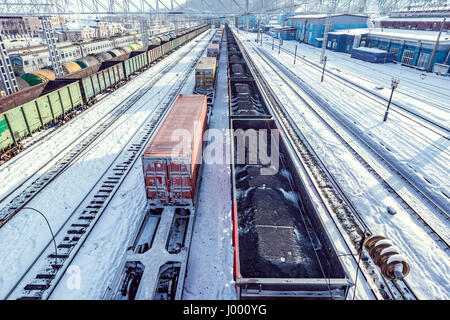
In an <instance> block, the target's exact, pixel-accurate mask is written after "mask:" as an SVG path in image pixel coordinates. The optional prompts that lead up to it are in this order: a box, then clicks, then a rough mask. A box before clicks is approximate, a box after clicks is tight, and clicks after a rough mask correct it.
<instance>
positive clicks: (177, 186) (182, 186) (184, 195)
mask: <svg viewBox="0 0 450 320" xmlns="http://www.w3.org/2000/svg"><path fill="white" fill-rule="evenodd" d="M168 169H169V181H170V190H169V191H170V195H169V197H170V200H171V202H172V203H173V204H175V205H184V204H192V194H193V192H192V185H191V172H190V165H189V163H188V162H187V161H171V162H170V164H169V166H168Z"/></svg>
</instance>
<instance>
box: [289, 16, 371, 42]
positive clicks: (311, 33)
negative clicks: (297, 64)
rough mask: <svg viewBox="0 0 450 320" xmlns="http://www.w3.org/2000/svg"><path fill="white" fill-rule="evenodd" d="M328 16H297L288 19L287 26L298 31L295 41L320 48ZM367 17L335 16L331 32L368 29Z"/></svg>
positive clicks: (331, 23) (331, 22) (331, 21)
mask: <svg viewBox="0 0 450 320" xmlns="http://www.w3.org/2000/svg"><path fill="white" fill-rule="evenodd" d="M326 18H327V15H326V14H307V15H295V16H292V17H288V18H287V19H286V26H290V27H293V28H295V29H296V35H295V40H299V41H300V42H304V43H308V44H311V45H313V46H317V47H320V46H321V45H322V40H323V33H324V31H325V21H326ZM367 18H368V17H367V16H365V15H356V14H333V15H331V16H330V31H335V30H342V29H353V28H367Z"/></svg>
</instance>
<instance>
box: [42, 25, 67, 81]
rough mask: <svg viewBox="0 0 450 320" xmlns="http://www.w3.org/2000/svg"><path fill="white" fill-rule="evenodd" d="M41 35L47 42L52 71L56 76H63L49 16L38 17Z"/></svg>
mask: <svg viewBox="0 0 450 320" xmlns="http://www.w3.org/2000/svg"><path fill="white" fill-rule="evenodd" d="M40 19H41V24H42V30H43V35H44V38H45V42H46V43H47V48H48V53H49V57H50V61H51V63H52V68H53V72H54V73H55V77H56V78H61V77H62V76H63V70H62V66H61V56H60V55H59V51H58V48H57V47H56V37H55V34H54V32H53V27H52V24H51V22H50V18H49V17H40Z"/></svg>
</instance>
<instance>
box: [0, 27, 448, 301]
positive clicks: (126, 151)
mask: <svg viewBox="0 0 450 320" xmlns="http://www.w3.org/2000/svg"><path fill="white" fill-rule="evenodd" d="M320 50H321V49H320V48H316V47H313V46H310V45H307V44H303V43H302V44H299V43H298V42H297V41H295V40H284V41H278V39H277V40H275V39H274V38H273V36H272V35H269V34H267V33H255V32H248V31H246V30H245V29H242V28H237V27H236V26H235V25H232V24H229V23H222V24H220V23H219V24H216V25H215V24H200V25H198V26H196V27H190V28H185V29H183V30H181V31H178V33H172V34H171V35H167V36H164V37H163V36H161V40H160V39H159V38H158V41H157V42H156V41H155V42H150V44H148V45H147V46H145V45H144V46H143V47H142V46H137V47H135V50H134V51H131V50H130V51H131V52H126V53H124V54H123V55H120V54H119V53H118V54H117V57H113V56H112V55H111V57H110V58H109V60H107V61H100V62H99V63H98V64H94V65H92V66H87V67H86V68H82V69H80V70H78V71H76V72H72V73H67V74H64V76H63V77H62V78H60V79H54V80H49V81H44V82H42V83H38V84H37V85H35V86H32V87H30V88H25V89H23V90H21V91H19V92H16V93H13V94H12V95H8V96H5V97H0V138H1V140H0V149H1V152H2V156H1V159H0V181H1V182H2V183H1V188H0V244H1V246H0V257H1V258H0V262H1V263H0V298H1V299H8V300H13V299H14V300H15V299H21V300H46V299H50V300H60V299H62V300H65V299H68V300H82V299H87V300H91V299H92V300H102V299H103V300H204V299H207V300H239V299H243V300H244V299H274V298H278V299H279V298H281V299H284V298H285V299H332V300H430V299H431V300H448V299H449V298H450V277H449V274H450V263H449V261H450V260H449V252H450V251H449V242H450V232H449V230H450V222H449V213H450V180H449V179H450V178H449V177H450V175H449V172H450V135H449V130H450V103H449V102H450V90H449V89H450V78H449V77H448V76H447V77H444V76H438V75H435V74H433V73H428V74H426V76H424V73H421V72H419V71H417V70H415V69H410V68H404V67H402V66H399V65H396V64H372V63H369V62H363V61H359V60H355V59H350V57H349V56H348V55H344V54H343V53H339V52H332V51H329V52H328V51H327V60H326V68H325V66H324V65H323V64H320V63H319V62H318V57H319V55H320ZM394 73H395V74H396V75H397V76H398V78H399V79H400V85H399V88H398V89H397V90H396V91H395V93H394V95H392V92H394V91H393V90H394V89H392V92H391V87H390V79H391V75H392V74H394ZM391 99H392V100H391ZM388 103H389V104H390V110H389V118H388V119H387V121H383V115H384V114H385V110H386V105H387V104H388Z"/></svg>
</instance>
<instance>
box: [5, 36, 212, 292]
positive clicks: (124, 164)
mask: <svg viewBox="0 0 450 320" xmlns="http://www.w3.org/2000/svg"><path fill="white" fill-rule="evenodd" d="M205 48H206V45H205V46H204V48H203V50H200V53H199V54H198V55H197V56H196V57H195V58H194V59H192V60H191V62H190V63H189V64H188V66H187V67H184V68H185V69H184V72H183V74H184V75H183V76H181V77H176V79H175V81H174V83H173V84H172V85H171V89H170V90H169V91H168V92H167V93H166V95H165V96H164V97H162V98H161V100H160V103H159V105H158V107H157V108H156V109H154V110H153V111H152V112H151V113H150V114H149V115H148V117H147V118H146V119H145V120H144V122H143V123H144V125H143V126H142V127H141V128H138V129H137V130H136V132H135V133H134V134H133V135H132V136H131V138H130V139H129V140H128V142H127V144H126V145H125V146H124V147H123V148H122V151H120V152H119V153H118V155H117V156H116V157H115V159H114V160H113V162H112V163H111V165H110V166H109V167H108V168H107V169H106V170H105V171H104V172H103V174H102V176H101V178H100V179H99V180H98V181H97V183H96V184H95V186H93V187H92V188H91V190H90V191H89V193H88V194H87V195H86V196H85V197H84V198H83V199H82V201H81V202H80V203H79V205H78V206H77V208H76V209H75V210H74V211H73V212H72V213H71V214H70V215H69V217H68V218H67V220H66V222H65V223H64V225H63V226H62V227H61V228H60V229H59V230H58V232H57V233H56V234H55V238H56V240H57V243H58V244H57V252H56V253H55V249H54V248H53V247H52V241H50V242H49V243H48V244H47V245H46V246H45V248H44V249H43V250H42V252H41V253H40V254H39V255H38V257H37V258H36V259H35V260H34V262H33V263H32V264H31V265H30V266H29V267H28V269H27V270H26V272H25V273H24V274H23V276H22V277H21V278H20V279H19V281H17V282H16V283H15V285H14V286H13V288H12V289H11V290H10V291H9V293H8V294H7V296H6V298H7V299H24V300H40V299H48V298H49V297H50V296H51V294H52V293H53V291H54V290H55V288H56V286H57V285H58V283H59V282H60V280H61V279H62V277H63V275H64V273H65V272H66V270H67V269H68V268H69V266H70V264H71V262H72V261H73V259H74V258H75V257H76V255H77V253H78V252H79V250H80V249H81V247H82V245H83V243H84V242H85V241H86V239H87V237H88V236H89V234H90V232H91V231H92V229H93V228H94V226H95V224H96V223H97V221H98V220H99V219H100V217H101V215H102V214H103V213H104V212H105V210H106V208H107V207H108V205H109V203H110V201H111V200H112V199H113V197H114V195H115V194H116V192H117V191H118V190H119V187H120V186H121V184H122V182H123V181H124V179H125V177H126V176H127V174H128V173H129V172H130V170H131V168H133V165H134V163H135V162H136V161H137V159H139V156H140V155H141V153H142V152H143V151H144V148H145V146H146V145H147V144H148V141H149V140H150V138H151V136H152V134H153V133H154V132H155V129H156V128H157V127H158V126H159V125H160V123H161V122H162V120H163V119H164V117H165V115H166V114H167V112H168V111H169V109H170V106H171V105H172V103H173V102H174V101H175V99H176V98H177V97H178V94H179V93H180V92H181V90H182V88H183V86H184V84H185V83H186V81H187V80H188V78H189V75H190V74H191V73H192V71H193V70H194V68H195V65H196V64H197V62H198V60H199V58H200V57H201V55H202V54H203V52H204V49H205ZM175 65H176V64H174V65H173V66H175Z"/></svg>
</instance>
